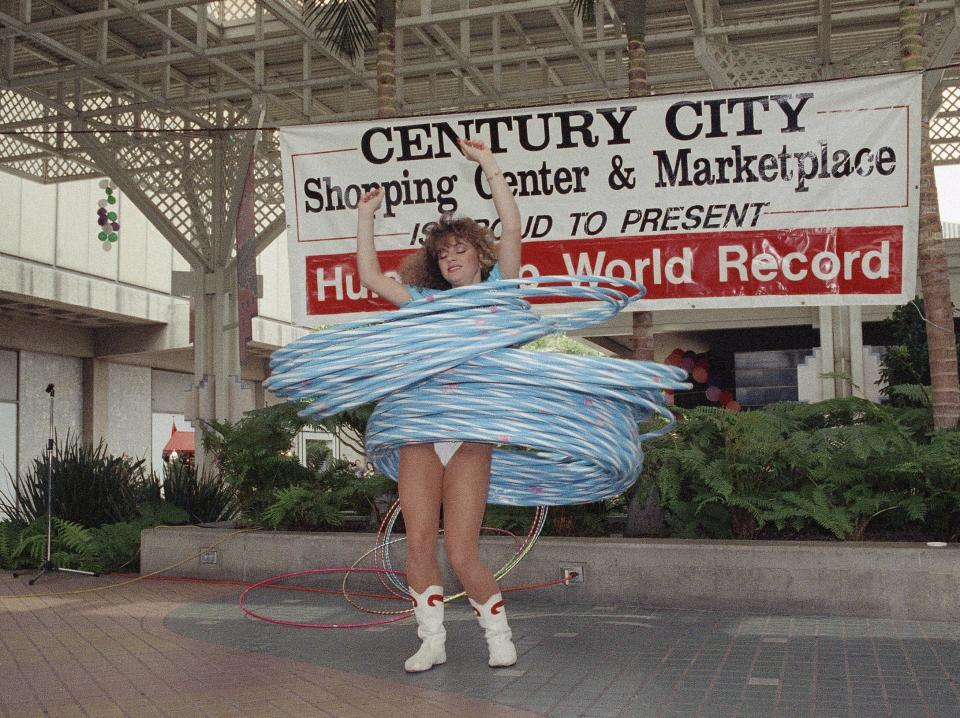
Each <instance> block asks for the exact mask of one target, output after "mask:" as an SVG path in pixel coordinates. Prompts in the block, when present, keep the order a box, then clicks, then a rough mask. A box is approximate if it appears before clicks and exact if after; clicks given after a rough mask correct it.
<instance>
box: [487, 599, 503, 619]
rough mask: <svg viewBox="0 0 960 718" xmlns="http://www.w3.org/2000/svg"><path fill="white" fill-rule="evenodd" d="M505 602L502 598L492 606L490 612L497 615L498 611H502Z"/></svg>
mask: <svg viewBox="0 0 960 718" xmlns="http://www.w3.org/2000/svg"><path fill="white" fill-rule="evenodd" d="M503 603H504V602H503V601H502V600H501V601H497V602H496V603H495V604H493V605H492V606H490V614H491V615H493V616H496V615H497V614H498V613H500V609H501V608H503Z"/></svg>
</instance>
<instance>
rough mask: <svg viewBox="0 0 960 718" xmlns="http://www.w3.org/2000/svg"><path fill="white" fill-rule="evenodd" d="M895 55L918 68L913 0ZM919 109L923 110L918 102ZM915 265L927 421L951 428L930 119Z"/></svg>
mask: <svg viewBox="0 0 960 718" xmlns="http://www.w3.org/2000/svg"><path fill="white" fill-rule="evenodd" d="M900 54H901V56H902V57H903V69H904V70H922V69H923V38H922V37H921V35H920V14H919V10H918V9H917V3H916V0H900ZM921 112H924V110H923V109H922V107H921ZM917 265H918V270H919V274H920V286H921V288H922V290H923V301H924V306H925V308H926V311H927V322H926V329H927V348H928V350H929V356H930V379H931V383H932V384H933V425H934V428H936V429H953V428H956V427H957V425H958V421H960V379H958V375H957V339H956V333H955V332H954V327H953V306H952V304H951V302H950V273H949V269H948V267H947V259H946V252H945V249H944V245H943V228H942V225H941V224H940V210H939V205H938V202H937V185H936V183H935V181H934V174H933V156H932V154H931V152H930V124H929V122H928V120H927V117H926V116H924V117H923V118H922V121H921V123H920V228H919V237H918V239H917Z"/></svg>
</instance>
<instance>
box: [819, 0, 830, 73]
mask: <svg viewBox="0 0 960 718" xmlns="http://www.w3.org/2000/svg"><path fill="white" fill-rule="evenodd" d="M832 35H833V15H832V8H831V3H830V0H820V27H819V28H818V29H817V51H818V53H819V60H820V65H821V66H823V67H824V68H827V67H828V66H829V65H830V64H832V63H833V58H832V57H831V56H830V39H831V36H832Z"/></svg>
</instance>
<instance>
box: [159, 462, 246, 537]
mask: <svg viewBox="0 0 960 718" xmlns="http://www.w3.org/2000/svg"><path fill="white" fill-rule="evenodd" d="M236 494H237V492H236V489H235V488H234V487H233V486H231V485H230V484H227V483H226V482H224V481H222V480H221V479H220V478H219V477H218V476H216V475H215V474H212V473H209V472H207V471H204V472H202V474H201V475H198V474H197V469H196V466H194V465H193V464H184V463H182V462H179V461H171V462H169V463H167V464H164V466H163V497H164V500H165V501H167V502H169V503H171V504H173V505H174V506H179V507H180V508H181V509H183V510H184V511H186V513H187V514H188V515H189V516H190V519H191V521H193V522H194V523H211V522H214V521H228V520H230V519H232V518H234V517H235V516H236V514H237V501H236Z"/></svg>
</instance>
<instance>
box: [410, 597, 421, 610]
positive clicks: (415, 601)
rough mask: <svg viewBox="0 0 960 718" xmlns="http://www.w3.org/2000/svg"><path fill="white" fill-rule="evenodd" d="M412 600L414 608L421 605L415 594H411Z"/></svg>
mask: <svg viewBox="0 0 960 718" xmlns="http://www.w3.org/2000/svg"><path fill="white" fill-rule="evenodd" d="M410 600H411V601H413V607H414V608H417V607H418V606H419V605H420V604H419V603H417V599H416V598H414V597H413V596H410Z"/></svg>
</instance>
